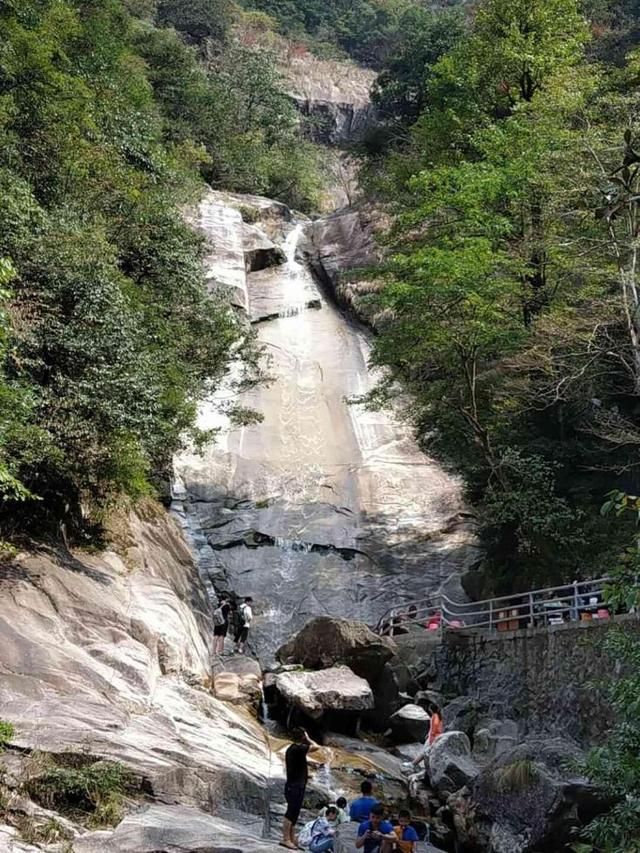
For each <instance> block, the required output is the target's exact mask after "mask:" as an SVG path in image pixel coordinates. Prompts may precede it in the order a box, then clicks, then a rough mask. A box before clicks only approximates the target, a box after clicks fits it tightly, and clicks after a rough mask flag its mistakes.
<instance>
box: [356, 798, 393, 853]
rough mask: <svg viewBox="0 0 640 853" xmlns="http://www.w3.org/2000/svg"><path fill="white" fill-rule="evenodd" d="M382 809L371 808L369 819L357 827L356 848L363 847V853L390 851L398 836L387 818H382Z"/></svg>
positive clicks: (388, 852) (387, 852) (377, 807)
mask: <svg viewBox="0 0 640 853" xmlns="http://www.w3.org/2000/svg"><path fill="white" fill-rule="evenodd" d="M383 817H384V809H383V807H382V806H376V807H375V808H373V809H371V814H370V815H369V820H365V821H364V822H363V823H361V824H360V826H359V827H358V837H357V838H356V848H357V849H358V850H360V848H362V847H364V853H391V851H392V850H393V848H394V846H395V843H396V841H397V840H398V836H397V835H396V834H395V833H394V831H393V827H392V826H391V824H390V823H389V821H387V820H383Z"/></svg>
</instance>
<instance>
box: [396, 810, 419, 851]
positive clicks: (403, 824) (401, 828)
mask: <svg viewBox="0 0 640 853" xmlns="http://www.w3.org/2000/svg"><path fill="white" fill-rule="evenodd" d="M393 831H394V833H395V836H396V839H397V840H396V849H397V850H398V853H416V843H417V842H418V841H420V839H419V838H418V833H417V832H416V831H415V829H414V828H413V827H412V826H411V812H408V811H407V810H406V809H403V810H402V811H401V812H399V814H398V826H395V827H394V828H393Z"/></svg>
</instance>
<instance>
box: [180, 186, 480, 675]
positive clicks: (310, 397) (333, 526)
mask: <svg viewBox="0 0 640 853" xmlns="http://www.w3.org/2000/svg"><path fill="white" fill-rule="evenodd" d="M245 207H249V208H252V209H253V211H254V215H253V216H252V219H256V221H255V222H254V225H256V226H257V225H260V226H261V227H263V228H264V230H265V233H266V234H267V236H268V237H269V239H271V240H273V241H275V242H280V244H281V245H282V247H283V250H284V252H285V255H286V258H287V261H286V263H284V264H282V265H281V266H272V267H269V268H268V269H264V270H261V271H259V272H254V273H246V271H245V270H246V265H245V264H244V263H240V258H241V257H242V256H243V254H244V252H245V251H246V246H245V242H244V240H245V236H244V229H243V223H242V217H241V213H240V211H241V210H242V209H243V208H245ZM274 212H275V215H274ZM278 214H281V215H280V218H279V220H278ZM197 221H198V224H199V227H200V228H201V230H202V231H203V232H204V234H205V236H206V237H207V239H208V240H209V241H210V244H211V249H210V253H209V256H208V259H207V276H208V278H209V280H210V282H211V283H212V284H211V286H216V282H217V281H219V284H220V286H225V285H227V286H228V284H229V278H230V276H229V266H230V261H229V258H234V259H235V260H234V262H233V264H232V268H233V277H232V282H231V285H232V287H233V291H234V292H235V293H238V294H241V295H242V294H246V310H247V312H248V315H249V317H250V318H251V319H252V320H253V321H254V322H255V321H258V320H260V321H261V322H259V323H258V325H257V326H256V328H257V330H258V335H259V339H260V341H261V342H262V344H263V345H264V347H265V349H266V351H267V353H268V354H269V355H270V356H271V366H270V372H271V374H272V376H273V377H274V381H273V383H272V384H271V385H270V386H268V387H265V386H262V387H260V388H258V389H255V390H252V391H250V392H246V393H244V394H242V395H241V396H240V397H239V398H238V400H237V402H240V403H241V404H242V405H246V406H250V407H253V408H255V409H256V410H258V411H259V412H261V413H262V415H263V416H264V420H263V421H262V423H260V424H257V425H253V426H249V427H243V428H238V429H232V428H228V429H227V430H226V431H224V432H223V434H221V435H220V437H219V438H218V439H217V441H216V442H215V443H214V444H213V445H212V446H210V447H209V448H207V449H206V450H205V451H204V452H203V453H195V452H186V453H183V454H182V455H181V456H180V457H179V458H177V459H176V462H175V474H176V477H175V488H174V495H175V497H176V502H175V510H176V512H177V513H178V514H179V515H180V516H181V518H182V520H183V524H184V525H185V528H186V529H187V532H188V534H189V535H190V537H191V541H192V544H193V546H194V548H195V549H196V550H197V552H198V560H199V565H200V569H201V572H202V574H203V577H204V578H205V579H207V580H208V582H209V583H212V584H213V586H214V587H215V588H216V589H217V590H218V591H220V590H226V591H233V592H235V593H237V594H238V595H247V594H250V595H253V597H254V599H255V610H256V620H255V625H254V627H253V629H252V634H251V637H250V647H251V648H252V650H253V651H255V652H257V653H258V654H259V655H260V656H261V658H262V659H263V660H269V659H270V658H271V657H272V655H273V652H274V651H275V649H276V648H277V647H278V646H279V645H280V644H281V643H282V641H283V640H284V639H286V638H287V637H288V636H290V635H291V634H293V633H295V631H296V630H298V629H299V628H300V627H302V625H303V624H304V623H305V622H306V621H307V620H308V619H309V618H312V617H314V616H319V615H324V614H331V615H335V616H340V617H351V618H353V617H356V618H359V619H362V620H364V621H366V622H368V623H370V624H371V623H375V622H376V621H377V619H378V618H379V617H380V616H381V615H382V614H383V613H384V612H385V611H386V610H387V609H388V608H389V607H390V606H392V605H396V604H398V602H401V601H403V600H405V601H408V600H410V599H411V598H412V597H415V596H423V595H424V594H425V593H427V592H429V591H430V590H433V589H436V588H438V587H439V586H440V584H441V583H442V582H443V581H444V580H445V579H446V578H447V577H449V576H450V575H451V573H452V572H455V571H460V570H464V569H465V568H466V567H467V566H468V565H469V564H470V562H472V561H473V559H474V558H475V548H474V542H473V535H472V532H471V531H470V529H469V526H468V521H467V519H466V518H465V517H464V506H463V503H462V499H461V494H460V485H459V483H458V481H457V480H456V479H455V478H453V477H452V476H450V475H449V474H447V473H446V472H445V471H444V470H443V469H442V468H440V466H439V465H437V464H436V463H435V462H434V461H433V460H431V459H429V458H428V457H426V456H425V455H424V454H422V453H421V452H420V450H419V449H418V447H417V446H416V444H415V442H414V441H413V439H412V436H411V434H410V431H409V429H408V428H407V427H406V426H405V425H404V424H403V423H401V422H400V421H399V420H398V419H396V418H395V416H394V415H393V414H392V413H388V412H369V411H366V410H365V409H364V408H363V407H362V406H361V405H349V404H348V402H347V401H348V399H350V398H352V397H357V396H358V395H361V394H364V393H366V392H367V391H368V390H369V389H370V388H371V387H372V385H373V384H374V383H375V381H376V377H375V376H372V375H371V373H370V371H369V370H368V367H367V360H368V356H369V340H368V337H367V334H366V333H365V331H364V330H363V329H361V328H359V327H357V326H355V325H354V324H353V323H351V322H350V321H348V320H346V319H345V318H344V317H343V316H342V315H341V313H340V311H339V310H338V309H337V308H336V307H335V306H334V305H333V304H332V302H331V301H329V300H327V299H326V298H325V297H324V295H323V294H322V292H321V291H320V290H319V289H318V286H317V285H316V282H315V281H314V279H313V277H312V275H311V273H310V272H309V270H308V268H307V267H306V266H305V265H304V264H303V263H301V262H300V260H299V259H298V251H297V247H298V242H299V241H300V239H301V237H302V235H303V232H304V230H305V228H306V227H307V225H305V223H303V222H298V223H295V224H292V223H291V220H290V214H289V212H288V211H286V210H284V211H283V210H281V208H275V211H274V207H273V206H271V205H270V203H269V201H268V200H262V201H260V202H256V201H255V199H253V198H247V197H242V196H229V195H228V194H219V193H215V192H211V193H209V194H208V196H207V197H206V198H205V199H204V200H203V202H202V203H201V205H200V208H199V213H198V217H197ZM219 223H223V230H222V233H220V230H219V229H220V225H219ZM278 232H279V234H278ZM254 236H255V235H254ZM218 245H221V246H222V249H221V251H222V255H221V258H220V265H219V263H218V258H217V254H216V251H217V249H216V247H217V246H218ZM238 301H241V300H238ZM309 306H313V310H311V309H310V307H309ZM229 393H230V392H229ZM200 422H201V426H203V427H210V426H224V422H223V421H222V420H221V419H220V417H219V416H218V415H216V414H215V413H214V411H213V406H207V405H205V406H204V407H203V408H202V411H201V419H200Z"/></svg>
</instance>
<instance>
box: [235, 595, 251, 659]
mask: <svg viewBox="0 0 640 853" xmlns="http://www.w3.org/2000/svg"><path fill="white" fill-rule="evenodd" d="M252 604H253V599H252V598H251V596H250V595H248V596H247V597H246V598H245V600H244V601H243V602H242V604H241V605H240V607H238V630H237V632H236V651H237V652H238V654H240V655H243V654H244V650H245V646H246V644H247V639H248V637H249V628H250V627H251V622H252V621H253V610H252V609H251V605H252Z"/></svg>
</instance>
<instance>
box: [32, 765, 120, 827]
mask: <svg viewBox="0 0 640 853" xmlns="http://www.w3.org/2000/svg"><path fill="white" fill-rule="evenodd" d="M85 762H87V759H86V757H85V756H83V755H81V754H76V753H65V754H63V755H61V756H59V757H57V758H55V759H54V758H52V757H50V756H42V755H38V756H36V757H35V759H34V761H33V763H32V767H31V769H30V773H29V778H28V779H27V781H26V782H25V783H24V789H25V792H26V793H27V794H28V795H29V796H30V797H32V798H33V799H34V800H35V801H36V802H38V803H40V805H42V806H44V807H45V808H48V809H55V810H56V811H59V812H61V813H62V814H70V815H74V816H75V817H82V816H85V817H86V818H87V819H88V823H89V824H90V825H92V826H108V825H114V824H116V823H118V822H119V821H120V820H121V818H122V813H123V807H124V795H125V793H126V792H127V791H128V790H130V789H132V787H133V777H132V775H131V773H130V772H129V771H128V770H127V769H126V768H125V767H124V766H123V765H122V764H119V763H117V762H113V761H91V760H89V763H85Z"/></svg>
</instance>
